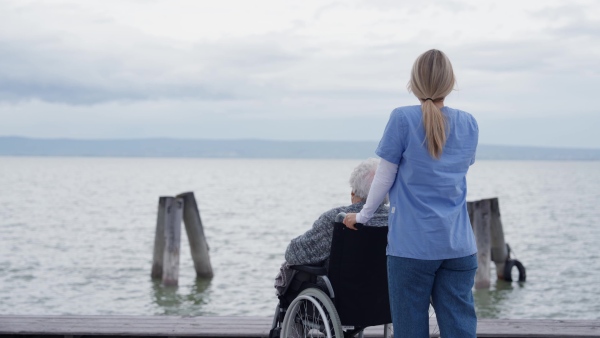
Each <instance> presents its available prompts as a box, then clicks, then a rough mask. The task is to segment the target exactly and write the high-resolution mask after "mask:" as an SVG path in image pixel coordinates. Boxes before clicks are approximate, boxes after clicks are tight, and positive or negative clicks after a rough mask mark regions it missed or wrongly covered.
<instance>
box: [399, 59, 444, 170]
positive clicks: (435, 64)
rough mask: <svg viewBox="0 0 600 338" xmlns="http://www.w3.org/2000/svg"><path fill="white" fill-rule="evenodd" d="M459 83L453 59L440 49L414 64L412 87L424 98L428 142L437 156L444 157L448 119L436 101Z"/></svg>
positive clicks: (432, 152) (411, 88)
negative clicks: (455, 74) (455, 75)
mask: <svg viewBox="0 0 600 338" xmlns="http://www.w3.org/2000/svg"><path fill="white" fill-rule="evenodd" d="M455 82H456V81H455V78H454V72H453V70H452V64H451V63H450V60H449V59H448V57H447V56H446V55H445V54H444V53H443V52H441V51H439V50H437V49H432V50H429V51H427V52H425V53H423V54H421V55H420V56H419V57H418V58H417V60H416V61H415V63H414V65H413V69H412V72H411V76H410V82H409V83H408V90H409V91H411V92H412V93H413V94H415V96H416V97H417V98H418V99H419V100H420V101H421V111H422V113H423V127H424V128H425V140H424V143H426V144H427V151H428V152H429V154H430V155H431V157H433V158H435V159H439V158H440V157H441V156H442V152H443V150H444V145H445V144H446V139H447V135H448V130H447V129H448V126H447V124H446V118H445V116H444V114H443V113H442V111H441V110H440V109H439V108H438V107H437V106H436V105H435V103H436V102H439V101H442V100H444V98H445V97H446V96H447V95H448V94H450V92H452V89H454V84H455Z"/></svg>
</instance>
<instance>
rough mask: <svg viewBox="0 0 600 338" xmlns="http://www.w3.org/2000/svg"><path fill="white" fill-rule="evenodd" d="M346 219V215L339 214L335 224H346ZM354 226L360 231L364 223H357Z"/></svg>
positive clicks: (343, 213)
mask: <svg viewBox="0 0 600 338" xmlns="http://www.w3.org/2000/svg"><path fill="white" fill-rule="evenodd" d="M344 218H346V213H345V212H340V213H339V214H337V216H335V222H336V223H344ZM354 226H355V227H356V229H357V230H358V229H360V228H362V227H363V226H364V225H363V224H362V223H356V224H355V225H354Z"/></svg>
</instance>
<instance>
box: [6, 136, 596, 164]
mask: <svg viewBox="0 0 600 338" xmlns="http://www.w3.org/2000/svg"><path fill="white" fill-rule="evenodd" d="M377 143H378V142H376V141H272V140H251V139H246V140H244V139H240V140H211V139H167V138H147V139H130V140H124V139H119V140H117V139H114V140H78V139H42V138H27V137H6V136H4V137H0V156H10V157H13V156H15V157H23V156H40V157H119V158H123V157H140V158H246V159H257V158H266V159H269V158H270V159H277V158H281V159H284V158H287V159H363V158H367V157H375V156H376V155H375V153H374V152H375V149H376V148H377ZM477 160H551V161H600V149H575V148H544V147H519V146H499V145H486V144H480V145H479V147H478V150H477Z"/></svg>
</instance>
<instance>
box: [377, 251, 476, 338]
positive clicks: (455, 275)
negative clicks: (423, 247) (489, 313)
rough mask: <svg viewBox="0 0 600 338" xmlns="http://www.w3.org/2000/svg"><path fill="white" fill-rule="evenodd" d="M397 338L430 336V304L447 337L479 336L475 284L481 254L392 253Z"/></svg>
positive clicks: (390, 275) (391, 284) (391, 287)
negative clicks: (405, 255) (420, 255)
mask: <svg viewBox="0 0 600 338" xmlns="http://www.w3.org/2000/svg"><path fill="white" fill-rule="evenodd" d="M387 264H388V284H389V292H390V307H391V310H392V321H393V324H394V337H395V338H403V337H406V338H428V337H429V303H430V301H431V302H432V304H433V308H434V309H435V313H436V316H437V321H438V325H439V328H440V336H441V337H443V338H476V330H477V316H476V314H475V305H474V303H473V292H472V288H473V283H474V281H475V272H476V270H477V255H476V254H475V255H471V256H467V257H461V258H455V259H445V260H420V259H411V258H402V257H394V256H388V263H387Z"/></svg>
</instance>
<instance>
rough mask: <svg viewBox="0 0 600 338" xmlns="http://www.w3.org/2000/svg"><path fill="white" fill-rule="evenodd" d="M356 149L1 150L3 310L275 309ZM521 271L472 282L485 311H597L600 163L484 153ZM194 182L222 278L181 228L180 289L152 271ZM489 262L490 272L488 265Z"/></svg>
mask: <svg viewBox="0 0 600 338" xmlns="http://www.w3.org/2000/svg"><path fill="white" fill-rule="evenodd" d="M358 162H359V161H358V160H246V159H148V158H17V157H0V314H52V315H59V314H88V315H92V314H111V315H116V314H127V315H195V316H198V315H252V316H270V315H272V312H273V309H274V306H275V304H276V298H275V296H274V289H273V277H274V276H275V274H276V273H277V271H278V268H279V265H280V263H281V262H282V261H283V252H284V250H285V247H286V246H287V243H288V242H289V240H290V239H291V238H293V237H295V236H298V235H300V234H301V233H303V232H304V231H305V230H306V229H308V228H309V227H310V226H311V225H312V222H313V221H314V220H315V219H316V218H317V217H318V216H319V214H320V213H322V212H323V211H325V210H328V209H329V208H331V207H334V206H339V205H344V204H349V201H350V191H349V186H348V183H347V181H348V177H349V174H350V172H351V170H352V169H353V168H354V166H355V165H356V164H357V163H358ZM468 185H469V196H468V199H469V200H476V199H481V198H488V197H498V198H499V200H500V210H501V212H502V222H503V225H504V232H505V237H506V241H507V242H508V243H509V244H510V245H511V247H512V249H513V252H514V253H516V257H517V258H518V259H519V260H520V261H521V262H523V263H524V265H525V266H526V268H527V282H525V283H521V284H519V283H516V282H515V283H507V282H497V283H496V282H493V283H492V284H493V285H492V287H491V288H490V290H484V291H481V290H479V291H476V292H475V298H476V306H477V312H478V315H479V317H480V318H571V319H599V318H600V245H599V242H600V224H599V223H600V206H599V204H600V162H521V161H516V162H510V161H479V162H477V163H476V164H475V165H474V166H473V167H472V169H471V171H470V172H469V175H468ZM186 191H194V192H195V194H196V198H197V200H198V204H199V208H200V213H201V217H202V220H203V223H204V229H205V233H206V236H207V240H208V242H209V245H210V249H211V250H210V255H211V261H212V265H213V268H214V271H215V277H214V278H213V279H212V280H211V281H209V282H206V281H197V280H196V279H195V272H194V269H193V265H192V260H191V257H190V255H189V249H188V248H189V245H188V244H187V238H186V237H185V231H183V232H182V244H181V247H182V253H181V262H180V280H179V287H178V288H164V287H162V286H161V285H160V283H159V282H154V281H152V280H151V278H150V270H151V263H152V249H153V244H154V231H155V227H156V210H157V203H158V197H159V196H164V195H171V196H172V195H176V194H178V193H181V192H186ZM492 274H494V271H492Z"/></svg>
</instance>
